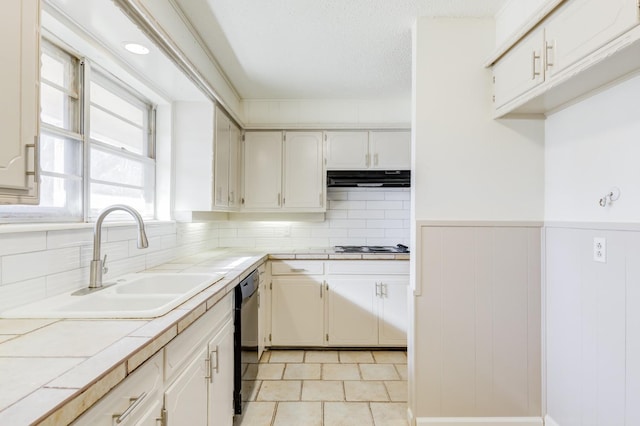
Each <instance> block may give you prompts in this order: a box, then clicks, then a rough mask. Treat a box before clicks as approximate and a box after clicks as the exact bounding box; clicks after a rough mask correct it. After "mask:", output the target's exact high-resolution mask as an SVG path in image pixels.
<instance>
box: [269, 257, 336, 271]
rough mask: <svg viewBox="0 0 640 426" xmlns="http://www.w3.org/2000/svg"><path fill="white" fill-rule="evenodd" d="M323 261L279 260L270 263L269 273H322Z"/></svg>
mask: <svg viewBox="0 0 640 426" xmlns="http://www.w3.org/2000/svg"><path fill="white" fill-rule="evenodd" d="M322 274H324V262H322V261H309V260H281V261H277V262H272V263H271V275H322Z"/></svg>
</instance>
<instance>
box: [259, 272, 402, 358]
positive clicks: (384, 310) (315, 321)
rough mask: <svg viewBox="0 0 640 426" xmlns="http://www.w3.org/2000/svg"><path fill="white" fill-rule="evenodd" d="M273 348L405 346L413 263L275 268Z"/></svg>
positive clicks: (272, 286) (273, 275) (272, 322)
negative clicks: (410, 265)
mask: <svg viewBox="0 0 640 426" xmlns="http://www.w3.org/2000/svg"><path fill="white" fill-rule="evenodd" d="M271 275H272V278H271V279H272V282H271V289H272V291H271V299H272V300H271V302H272V303H271V334H272V339H271V344H272V345H273V346H336V347H338V346H406V344H407V325H408V316H407V306H408V300H407V297H408V288H409V262H407V261H400V260H385V261H378V260H376V261H373V260H357V261H355V260H349V261H347V260H344V261H341V260H336V261H326V262H325V261H299V260H291V261H289V260H281V261H273V262H271Z"/></svg>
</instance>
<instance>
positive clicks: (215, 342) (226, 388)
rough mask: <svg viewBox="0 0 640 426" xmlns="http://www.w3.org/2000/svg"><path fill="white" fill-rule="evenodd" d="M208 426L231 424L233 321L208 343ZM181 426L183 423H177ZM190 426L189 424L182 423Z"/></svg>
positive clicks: (229, 425)
mask: <svg viewBox="0 0 640 426" xmlns="http://www.w3.org/2000/svg"><path fill="white" fill-rule="evenodd" d="M208 347H209V360H210V361H209V365H208V366H209V368H210V370H211V371H210V372H209V374H208V376H209V408H208V419H209V423H208V424H209V425H215V426H218V425H220V426H225V425H226V426H231V425H232V424H233V361H234V360H233V321H229V322H227V324H225V325H224V327H222V330H220V332H219V333H218V334H217V335H216V336H215V337H214V338H213V339H212V340H211V341H210V342H209V345H208ZM179 424H183V423H179ZM184 424H190V423H184Z"/></svg>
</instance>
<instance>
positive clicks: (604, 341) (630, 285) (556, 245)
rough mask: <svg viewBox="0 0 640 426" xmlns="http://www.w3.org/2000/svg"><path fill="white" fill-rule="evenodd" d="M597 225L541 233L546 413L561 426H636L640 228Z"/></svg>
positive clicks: (639, 414) (639, 410)
mask: <svg viewBox="0 0 640 426" xmlns="http://www.w3.org/2000/svg"><path fill="white" fill-rule="evenodd" d="M599 228H600V229H588V228H574V227H569V226H564V227H553V226H551V227H547V229H546V231H545V232H546V238H545V245H546V247H545V252H546V348H547V349H546V363H547V389H546V394H547V413H548V415H549V416H551V417H552V418H553V419H554V422H555V423H557V424H558V425H561V426H565V425H579V426H586V425H594V426H610V425H621V426H632V425H639V424H640V233H639V232H638V231H625V230H619V229H618V230H613V229H606V226H600V227H599ZM594 238H605V239H606V248H607V250H606V251H607V253H606V262H604V263H602V262H596V261H594V259H593V244H594V242H593V240H594Z"/></svg>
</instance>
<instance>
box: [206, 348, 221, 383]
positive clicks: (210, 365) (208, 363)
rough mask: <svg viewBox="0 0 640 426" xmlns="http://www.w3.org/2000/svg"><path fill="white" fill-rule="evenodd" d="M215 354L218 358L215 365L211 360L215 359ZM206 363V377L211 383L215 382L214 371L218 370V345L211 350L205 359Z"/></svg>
mask: <svg viewBox="0 0 640 426" xmlns="http://www.w3.org/2000/svg"><path fill="white" fill-rule="evenodd" d="M214 355H215V358H216V363H215V365H214V364H213V363H212V362H211V361H212V360H213V357H214ZM204 363H205V367H204V368H205V376H204V378H205V379H209V383H213V372H214V371H215V372H216V373H217V372H218V347H217V346H216V349H215V350H214V351H211V352H209V356H208V357H207V358H205V360H204Z"/></svg>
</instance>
